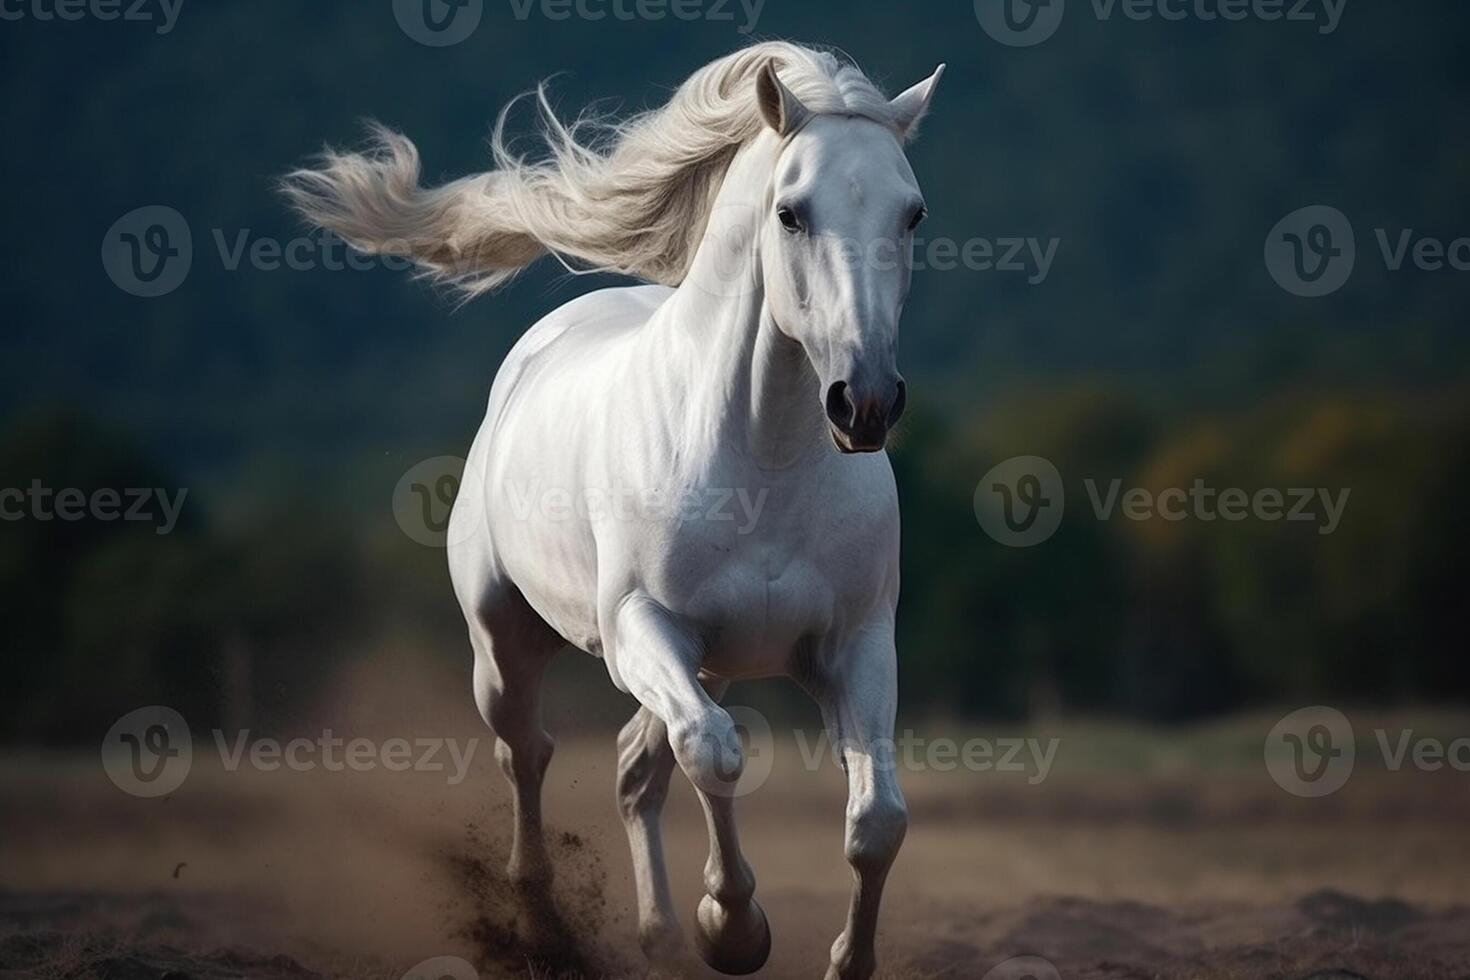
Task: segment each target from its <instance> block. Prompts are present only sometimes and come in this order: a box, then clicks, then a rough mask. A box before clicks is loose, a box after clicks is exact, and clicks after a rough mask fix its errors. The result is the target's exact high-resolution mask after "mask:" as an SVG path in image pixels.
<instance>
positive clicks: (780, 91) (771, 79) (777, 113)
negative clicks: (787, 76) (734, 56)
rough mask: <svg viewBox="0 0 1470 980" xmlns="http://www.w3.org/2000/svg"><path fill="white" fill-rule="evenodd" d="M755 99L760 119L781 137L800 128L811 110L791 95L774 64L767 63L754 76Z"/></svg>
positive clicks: (771, 62) (772, 62)
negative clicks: (777, 73)
mask: <svg viewBox="0 0 1470 980" xmlns="http://www.w3.org/2000/svg"><path fill="white" fill-rule="evenodd" d="M755 98H756V102H757V104H759V106H760V110H761V118H762V119H764V120H765V121H766V125H767V126H770V127H771V128H772V129H774V130H775V131H776V132H777V133H779V134H781V135H782V136H789V135H790V134H791V133H794V132H796V130H798V129H800V128H801V125H802V123H804V122H806V121H807V119H808V118H810V116H811V114H812V113H811V110H810V109H808V108H807V107H806V106H804V105H802V103H801V100H800V99H798V98H797V97H796V96H795V95H792V94H791V90H790V89H789V88H787V87H786V86H785V85H784V84H782V82H781V79H780V78H779V77H777V75H776V63H775V62H774V61H767V62H766V63H765V64H764V65H761V70H760V72H759V73H758V74H757V75H756V76H755Z"/></svg>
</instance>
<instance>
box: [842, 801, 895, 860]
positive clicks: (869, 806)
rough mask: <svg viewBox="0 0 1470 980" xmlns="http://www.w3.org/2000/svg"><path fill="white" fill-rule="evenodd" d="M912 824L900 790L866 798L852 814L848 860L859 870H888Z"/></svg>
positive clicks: (848, 836) (850, 817) (849, 821)
mask: <svg viewBox="0 0 1470 980" xmlns="http://www.w3.org/2000/svg"><path fill="white" fill-rule="evenodd" d="M908 828H909V810H908V806H907V804H905V803H904V800H903V797H902V796H901V795H899V793H898V792H897V790H894V791H893V792H891V793H880V794H877V795H875V796H873V797H871V798H869V799H867V800H864V801H863V802H862V803H861V804H860V805H858V806H857V807H855V808H853V809H852V810H851V811H850V812H849V815H848V830H847V848H846V850H847V860H848V863H849V864H851V865H852V867H853V869H854V870H856V871H857V872H858V873H859V874H870V873H872V874H882V873H884V872H886V871H887V870H888V868H889V866H890V865H892V864H893V859H894V857H896V856H897V854H898V849H899V848H900V847H901V846H902V845H903V839H904V836H905V835H906V834H907V833H908Z"/></svg>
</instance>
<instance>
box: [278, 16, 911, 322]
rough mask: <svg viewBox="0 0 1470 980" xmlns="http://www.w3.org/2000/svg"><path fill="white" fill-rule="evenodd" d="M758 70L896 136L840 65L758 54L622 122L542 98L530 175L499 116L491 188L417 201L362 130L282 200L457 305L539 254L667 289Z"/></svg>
mask: <svg viewBox="0 0 1470 980" xmlns="http://www.w3.org/2000/svg"><path fill="white" fill-rule="evenodd" d="M768 62H769V63H771V64H772V65H773V67H775V69H776V71H777V74H778V75H779V77H780V79H781V81H782V83H784V84H785V86H786V87H787V88H788V89H790V90H791V91H792V92H793V93H794V94H795V95H796V96H797V98H799V99H800V100H801V101H802V102H803V103H804V104H805V105H806V107H807V108H808V109H810V110H811V111H812V112H814V113H841V114H846V115H854V116H863V117H866V118H869V119H873V120H874V121H877V122H880V123H883V124H885V125H891V126H893V125H896V122H895V120H894V118H893V110H892V108H891V106H890V104H889V101H888V99H887V98H886V97H885V96H884V95H883V93H882V92H881V91H879V89H878V87H877V86H876V85H874V84H873V82H871V81H870V80H869V79H868V77H867V76H866V75H864V74H863V73H862V71H860V70H859V69H858V68H857V67H856V66H855V65H853V64H852V63H850V62H849V61H846V60H845V59H842V58H839V57H838V56H836V55H833V54H830V53H828V52H825V51H818V50H814V49H812V48H808V47H803V46H801V45H797V44H791V43H788V42H784V41H769V42H763V43H759V44H754V45H751V46H750V47H747V48H744V49H742V50H740V51H737V52H735V53H733V54H730V55H727V56H726V57H724V58H721V59H719V60H718V61H714V62H711V63H710V64H708V65H706V66H705V67H703V68H701V69H700V70H699V71H697V72H695V73H694V74H693V75H691V76H690V77H689V78H688V79H687V80H686V81H685V82H684V83H683V84H682V85H680V86H679V88H678V89H677V90H676V91H675V92H674V94H673V96H672V97H671V98H670V99H669V101H668V102H667V103H666V104H665V105H663V106H661V107H659V108H657V109H653V110H650V111H648V112H644V113H641V114H638V115H635V116H632V117H631V118H628V119H625V120H622V121H615V120H607V119H601V118H596V117H593V116H590V115H587V114H583V115H582V116H580V117H579V118H578V119H577V120H576V121H575V122H573V123H571V124H570V125H568V124H565V123H563V122H561V121H560V120H558V119H557V117H556V115H555V113H554V112H553V111H552V109H551V106H550V104H549V102H548V101H547V98H546V91H545V86H544V84H543V85H541V86H538V87H537V90H536V93H535V96H536V102H537V105H538V106H539V108H540V110H541V113H540V114H541V118H542V126H541V135H542V136H543V138H544V140H545V143H546V147H547V150H548V154H547V155H546V156H545V157H544V158H543V159H540V160H536V161H528V160H527V159H525V158H524V157H521V156H518V155H516V154H515V153H514V152H512V150H511V149H510V147H509V144H508V143H507V142H506V137H505V122H506V117H507V113H508V112H509V108H510V107H509V106H507V108H506V110H505V111H503V112H502V113H501V114H500V118H499V119H498V120H497V122H496V125H495V129H494V131H493V132H492V134H491V137H490V150H491V154H492V157H493V160H494V164H495V169H494V170H492V171H490V172H488V173H483V174H477V175H475V176H471V177H465V178H462V179H460V180H456V181H454V182H452V183H449V184H446V185H444V186H442V187H438V188H432V189H426V188H423V187H420V186H419V180H420V174H421V167H420V164H419V156H418V151H417V149H415V147H414V145H413V143H411V142H410V141H409V140H408V139H407V138H405V137H404V136H402V135H400V134H399V133H396V132H394V131H392V130H389V129H387V128H385V127H382V126H379V125H377V124H373V125H372V127H371V135H372V143H371V145H370V146H369V147H368V148H367V149H366V150H365V151H364V152H361V153H339V152H336V151H333V150H330V149H329V150H327V151H326V152H325V153H324V154H323V156H322V158H321V159H320V161H319V162H318V164H317V166H316V167H314V168H310V169H302V170H297V171H295V172H293V173H291V174H289V175H287V177H286V178H285V180H284V181H283V186H284V190H285V193H286V194H287V196H288V197H289V198H290V200H291V202H292V203H293V204H294V205H295V207H296V209H297V210H298V211H299V212H300V213H301V214H302V215H303V216H304V217H305V218H306V219H307V220H309V221H311V222H312V223H313V224H316V225H319V226H321V227H324V228H328V229H331V230H332V231H334V232H336V233H337V234H339V235H341V236H342V237H343V238H344V239H346V240H347V241H348V242H349V243H351V244H352V245H353V246H354V247H356V248H358V249H359V250H361V251H364V252H369V253H386V254H394V255H405V256H408V257H410V258H412V259H413V260H414V261H415V262H417V263H418V264H419V266H420V267H421V268H423V270H424V272H425V274H426V275H428V276H431V277H433V278H435V279H437V280H440V281H442V282H445V283H448V284H450V285H452V286H453V287H454V288H455V289H457V290H458V291H459V292H460V293H461V294H462V295H463V296H464V297H466V298H468V297H472V296H476V295H479V294H480V293H483V292H486V291H488V290H491V289H494V288H495V287H496V286H499V285H501V284H502V283H504V282H506V281H507V280H509V279H510V278H511V277H513V276H514V275H515V274H516V273H517V272H518V271H520V270H521V269H522V268H524V267H525V266H527V265H529V264H530V263H532V262H534V261H535V260H536V259H537V258H539V257H541V256H542V255H545V254H547V253H548V252H550V253H554V254H556V255H558V256H559V257H562V258H563V259H564V260H571V261H575V262H577V263H579V264H580V265H581V266H583V267H585V268H589V269H595V270H600V271H608V272H618V273H622V274H625V275H629V276H634V277H636V278H639V279H643V280H646V281H650V282H656V283H664V284H667V285H676V284H678V283H679V282H680V281H682V280H683V278H684V276H685V274H686V273H687V272H688V269H689V265H690V263H691V262H692V261H693V258H694V253H695V251H696V250H697V249H698V247H699V242H700V239H701V237H702V236H703V234H704V228H705V225H706V222H707V221H708V218H709V214H710V210H711V208H712V207H713V206H714V200H715V196H716V194H718V192H719V189H720V185H721V183H722V182H723V180H724V177H725V174H726V171H727V170H728V169H729V167H730V163H731V161H732V160H733V159H734V157H735V154H736V153H737V151H738V150H739V149H740V147H741V146H742V145H744V144H745V143H746V142H748V141H749V140H751V139H753V138H754V137H755V136H756V135H757V134H758V133H759V132H760V131H761V127H762V126H763V125H764V123H763V121H762V117H761V114H760V111H759V108H758V106H757V98H756V91H755V89H756V77H757V75H758V73H759V72H760V70H761V69H762V67H763V66H764V65H765V64H767V63H768Z"/></svg>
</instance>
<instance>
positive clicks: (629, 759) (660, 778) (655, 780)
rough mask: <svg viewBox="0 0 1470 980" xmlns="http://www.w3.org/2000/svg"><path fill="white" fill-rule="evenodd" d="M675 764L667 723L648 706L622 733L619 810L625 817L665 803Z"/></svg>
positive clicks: (654, 809)
mask: <svg viewBox="0 0 1470 980" xmlns="http://www.w3.org/2000/svg"><path fill="white" fill-rule="evenodd" d="M672 767H673V759H672V757H671V754H670V749H669V744H668V740H667V739H666V738H665V733H664V728H663V725H662V724H661V723H659V722H658V721H657V719H655V718H653V716H652V715H651V714H649V713H648V711H647V709H646V708H645V709H644V710H643V711H640V712H639V713H638V714H637V715H635V716H634V717H633V720H632V721H630V722H628V724H627V725H625V726H624V727H623V730H622V731H621V732H620V733H619V734H618V787H617V789H618V810H619V812H620V813H621V814H622V816H623V820H624V821H633V820H638V819H641V818H643V817H646V816H647V815H648V814H650V813H657V812H658V811H659V810H660V809H661V808H662V807H663V804H664V800H665V799H666V798H667V797H668V794H669V772H670V769H672Z"/></svg>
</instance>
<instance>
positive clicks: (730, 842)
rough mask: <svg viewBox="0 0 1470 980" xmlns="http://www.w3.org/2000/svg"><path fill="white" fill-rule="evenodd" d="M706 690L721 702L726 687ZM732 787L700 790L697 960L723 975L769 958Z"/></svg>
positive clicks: (708, 684)
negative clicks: (702, 826)
mask: <svg viewBox="0 0 1470 980" xmlns="http://www.w3.org/2000/svg"><path fill="white" fill-rule="evenodd" d="M703 684H704V687H705V690H707V691H708V692H709V694H710V696H711V697H713V698H715V699H716V700H719V699H721V698H723V697H724V694H725V690H726V688H728V687H729V684H728V682H725V681H720V680H716V679H714V678H705V679H704V680H703ZM734 789H735V787H734V786H731V787H729V789H728V790H727V791H726V792H724V793H719V794H712V793H707V792H705V791H704V790H698V791H697V792H698V793H699V802H700V804H701V805H703V807H704V815H705V821H706V822H707V823H708V825H709V860H708V861H706V862H705V866H704V891H705V894H704V898H702V899H700V902H699V910H698V912H697V920H698V926H699V928H698V932H697V933H696V938H697V941H698V947H699V955H700V956H702V957H703V958H704V961H705V962H706V963H708V964H709V965H710V966H712V967H714V968H715V969H716V970H719V971H720V972H721V973H731V974H741V975H743V974H747V973H754V972H755V971H756V970H759V969H760V968H761V967H762V966H764V965H765V963H766V959H767V958H768V957H769V956H770V955H771V928H770V925H769V924H768V923H767V922H766V913H765V912H764V911H763V910H762V909H761V907H760V905H759V904H758V903H757V902H756V900H755V873H754V872H753V871H751V869H750V864H749V863H747V862H746V860H745V855H743V854H742V853H741V852H740V837H739V834H737V833H736V829H735V799H734V795H733V793H734Z"/></svg>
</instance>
